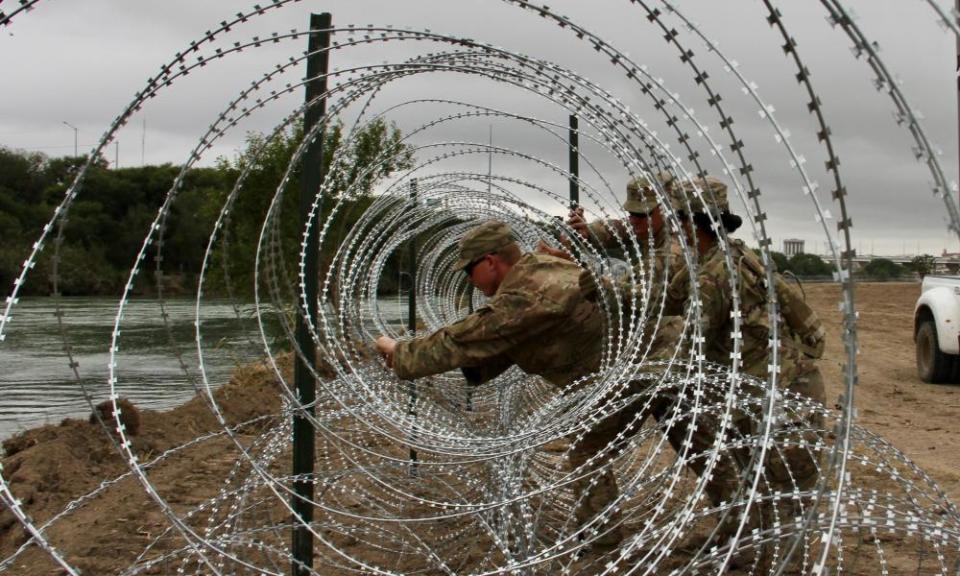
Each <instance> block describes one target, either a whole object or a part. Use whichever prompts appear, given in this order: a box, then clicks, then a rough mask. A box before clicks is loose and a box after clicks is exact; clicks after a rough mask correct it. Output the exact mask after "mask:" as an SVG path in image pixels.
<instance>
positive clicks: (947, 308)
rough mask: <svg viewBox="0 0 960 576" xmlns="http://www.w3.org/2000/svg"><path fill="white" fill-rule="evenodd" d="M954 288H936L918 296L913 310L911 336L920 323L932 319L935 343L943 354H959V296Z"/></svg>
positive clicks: (915, 332) (915, 333)
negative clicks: (925, 319)
mask: <svg viewBox="0 0 960 576" xmlns="http://www.w3.org/2000/svg"><path fill="white" fill-rule="evenodd" d="M954 291H955V288H954V287H948V286H938V287H936V288H933V289H930V290H927V291H926V292H924V293H923V294H921V295H920V299H919V300H917V305H916V306H915V307H914V310H913V335H914V338H916V335H917V330H918V329H919V328H920V322H921V321H922V320H923V319H924V318H929V317H932V318H933V321H934V325H935V326H936V327H937V342H938V343H939V345H940V351H941V352H943V353H945V354H957V353H960V341H958V338H960V295H958V294H956V293H955V292H954Z"/></svg>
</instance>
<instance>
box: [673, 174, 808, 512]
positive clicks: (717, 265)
mask: <svg viewBox="0 0 960 576" xmlns="http://www.w3.org/2000/svg"><path fill="white" fill-rule="evenodd" d="M695 184H696V185H697V187H699V188H701V190H704V192H705V195H706V196H707V197H708V203H709V204H710V206H711V207H712V208H711V209H710V210H711V214H713V221H714V222H716V223H718V224H719V225H720V226H723V228H724V230H725V231H726V232H728V233H729V232H733V231H735V230H736V229H737V228H739V226H740V224H741V222H742V221H741V219H740V217H739V216H737V215H735V214H732V213H730V208H729V204H728V202H727V186H726V185H725V184H724V183H723V182H722V181H720V180H717V179H715V178H711V177H708V178H706V179H704V180H699V181H697V182H696V183H695ZM687 189H688V190H692V186H688V187H687ZM711 197H712V198H711ZM689 199H690V206H691V211H692V212H693V215H692V218H689V219H688V218H685V216H683V215H681V219H682V220H683V221H685V224H686V227H687V234H688V236H689V237H690V240H691V242H693V243H696V246H697V249H698V254H699V262H700V266H699V270H698V273H697V277H696V282H697V286H698V288H699V290H698V293H699V299H700V302H699V308H700V329H701V333H700V336H701V337H702V342H703V345H704V349H703V352H704V356H705V359H706V360H707V361H710V362H714V363H716V364H720V365H724V366H731V365H732V357H733V351H734V349H733V344H734V340H733V337H732V334H733V333H734V326H733V318H734V316H733V314H732V312H733V310H732V305H733V299H732V297H731V293H730V291H731V283H730V275H731V274H736V280H737V282H736V286H737V291H738V296H739V312H740V314H739V317H740V318H741V324H740V334H741V338H742V339H741V347H740V358H741V365H740V367H741V371H742V373H744V374H748V375H750V376H754V377H756V378H759V379H761V380H766V379H767V378H768V369H769V366H770V365H771V364H772V358H771V356H772V352H773V350H772V349H771V347H770V336H771V335H770V328H771V326H770V316H769V313H768V291H767V276H766V270H765V268H764V266H763V264H762V262H761V261H760V259H759V257H758V256H757V255H756V254H755V253H754V252H753V250H751V249H749V248H747V247H746V246H745V245H744V244H743V242H741V241H739V240H735V239H729V238H728V239H727V243H726V245H727V253H728V254H729V257H730V261H732V262H733V267H734V268H733V270H731V269H730V268H729V267H728V266H727V259H726V257H725V254H724V251H723V250H722V249H721V245H720V242H719V239H718V235H717V232H716V230H715V229H714V228H713V226H712V224H711V219H710V217H709V216H708V214H707V211H708V208H707V207H706V204H705V202H704V201H703V200H701V199H700V198H697V197H696V196H695V195H691V196H690V197H689ZM691 220H692V225H691V223H690V221H691ZM773 278H774V282H775V292H776V295H777V301H778V306H779V311H780V314H779V317H778V318H777V319H776V322H777V325H776V326H777V330H778V336H779V347H778V350H777V353H778V366H777V370H778V386H781V387H783V388H786V389H787V390H789V391H790V392H795V393H797V394H800V395H802V396H804V397H806V398H809V399H811V400H814V401H816V402H817V403H819V404H820V405H822V404H823V403H824V401H825V399H826V395H825V391H824V386H823V379H822V377H821V374H820V370H819V368H818V366H817V364H816V360H817V359H818V358H820V357H821V355H822V353H823V345H824V330H823V327H822V325H821V323H820V320H819V318H817V316H816V314H815V313H814V312H813V310H811V309H810V307H809V306H807V304H806V303H805V302H804V300H803V296H802V295H801V294H800V292H799V291H798V290H797V289H796V288H795V287H793V286H790V285H788V284H787V283H786V282H785V281H784V280H783V278H782V277H781V276H780V275H779V274H774V275H773ZM688 283H689V275H688V274H687V273H686V270H683V271H682V272H681V273H680V274H678V275H677V276H675V277H674V278H673V279H672V280H671V286H670V288H668V293H669V292H671V291H674V290H676V292H677V293H683V294H686V293H687V292H688V291H689V288H688ZM675 285H676V286H675ZM667 324H668V325H671V324H672V325H676V322H671V321H670V320H668V321H667ZM679 339H680V336H679V335H678V334H675V333H674V334H672V335H671V334H670V333H669V330H668V331H666V333H665V335H664V336H663V338H662V341H661V342H660V345H661V346H663V347H665V348H671V347H675V346H676V345H677V344H678V343H679ZM746 393H747V394H750V393H753V394H756V393H757V391H756V390H753V391H752V392H751V391H746ZM715 400H716V399H715ZM753 406H754V407H755V408H750V409H746V410H744V409H741V410H738V412H737V413H736V414H735V416H734V425H735V428H736V429H737V430H739V431H740V432H741V433H742V434H744V435H756V434H757V433H759V430H757V427H756V424H757V423H758V422H759V421H761V420H762V417H761V414H760V413H759V412H760V409H759V406H760V403H759V402H754V403H753ZM791 418H792V419H794V421H790V419H791ZM786 420H787V422H786V423H784V424H782V425H781V427H780V429H779V431H778V432H783V433H786V434H787V437H788V441H787V442H784V443H783V445H782V446H775V447H774V449H772V450H771V451H770V452H769V453H768V460H767V462H766V463H765V473H766V481H767V482H768V486H769V487H770V488H771V489H773V490H777V491H780V492H787V493H792V492H793V491H794V488H795V487H796V488H797V489H799V490H801V491H804V490H810V489H812V488H813V487H814V486H815V485H816V482H817V479H818V476H819V465H818V458H816V457H815V456H814V455H813V453H812V452H811V450H810V448H809V447H805V446H803V445H800V443H799V442H798V439H797V438H795V437H789V433H790V432H789V431H790V430H791V429H794V428H799V429H801V430H803V431H804V432H802V434H803V436H804V438H803V439H802V440H803V443H804V444H806V445H807V446H810V445H813V444H814V443H815V442H816V441H817V440H818V439H819V438H818V434H817V433H816V432H811V431H812V430H821V429H822V428H823V421H822V415H821V414H820V413H819V412H815V411H812V412H809V413H807V414H805V415H787V418H786ZM780 437H781V438H783V437H784V436H783V434H780ZM747 458H748V455H747V456H744V455H743V454H741V455H740V460H741V464H744V463H745V462H744V461H745V460H746V459H747ZM725 496H726V497H727V499H729V497H730V496H732V495H725ZM784 500H787V503H786V504H785V505H781V506H780V508H779V510H778V511H777V514H778V515H779V520H780V522H781V523H787V522H791V521H793V519H794V517H795V516H796V515H797V513H798V512H799V502H797V501H795V500H793V499H791V498H789V497H785V498H784ZM773 512H774V510H773V507H772V506H766V507H765V509H764V513H763V516H764V519H765V521H767V522H772V521H773V519H772V517H771V514H772V513H773ZM753 522H754V523H755V522H756V521H755V520H753Z"/></svg>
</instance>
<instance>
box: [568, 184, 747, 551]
mask: <svg viewBox="0 0 960 576" xmlns="http://www.w3.org/2000/svg"><path fill="white" fill-rule="evenodd" d="M659 177H660V179H661V182H664V185H665V186H666V187H667V191H668V194H672V190H671V186H670V181H669V179H666V178H664V177H663V175H660V176H659ZM672 200H673V201H676V198H674V199H672ZM656 206H657V200H656V197H655V195H654V194H653V191H652V190H651V189H650V188H649V185H648V184H647V182H646V181H642V180H641V181H634V182H631V185H630V186H628V188H627V201H626V202H625V203H624V209H625V210H627V211H628V212H634V213H647V214H649V213H651V212H652V211H653V210H654V208H656ZM675 206H678V205H677V204H675ZM617 224H620V223H619V222H617ZM588 228H589V229H590V231H591V233H592V235H593V238H594V240H595V241H596V242H597V243H598V244H600V245H601V247H603V248H609V247H613V246H616V245H617V244H618V239H617V237H615V236H614V235H613V234H611V232H610V229H611V228H613V229H614V230H615V231H617V230H621V231H623V233H626V229H625V228H624V226H623V225H622V224H621V225H620V226H619V228H617V227H616V225H615V224H614V225H611V226H607V225H604V223H602V222H593V223H591V224H590V225H589V226H588ZM638 240H639V241H640V243H641V250H642V254H641V255H642V257H643V258H644V259H645V261H646V262H650V263H652V266H653V268H652V269H651V270H650V273H649V274H648V275H647V278H648V281H649V282H650V284H649V286H650V296H649V302H650V305H651V306H653V307H654V309H655V310H656V312H655V313H654V314H653V317H652V319H651V322H650V323H649V324H648V326H647V327H646V330H647V333H648V334H652V331H653V328H654V327H656V329H657V334H658V336H657V341H658V342H659V341H663V340H666V341H670V342H672V341H673V339H674V338H675V337H679V336H680V334H681V333H682V328H683V322H682V319H681V318H679V316H671V315H679V314H681V313H682V312H683V309H684V307H685V305H686V303H687V288H688V286H689V274H687V271H686V270H687V269H686V267H685V266H683V262H684V260H683V252H682V249H681V247H680V244H679V242H678V241H677V240H676V239H675V237H674V236H673V235H671V234H670V231H669V229H668V226H667V224H666V223H664V225H663V226H662V227H661V229H660V230H659V231H658V232H657V233H656V234H655V235H654V245H653V249H654V251H655V252H654V254H653V258H652V259H647V258H648V253H649V247H648V244H647V242H646V239H639V238H638ZM619 241H624V240H623V238H622V237H621V238H620V240H619ZM664 274H669V275H670V276H671V279H670V281H669V282H668V283H667V286H668V287H667V289H666V291H665V294H664V296H665V300H664V302H663V307H664V308H663V312H662V313H663V316H662V317H660V310H659V306H660V300H661V296H660V294H661V291H662V290H663V289H664ZM601 283H602V284H604V286H605V288H606V289H610V288H612V285H611V283H610V282H609V281H608V280H607V279H603V280H601ZM581 285H582V286H583V288H584V292H585V294H587V296H588V297H593V298H595V297H596V294H595V293H596V284H595V283H594V281H593V278H592V276H591V275H590V273H589V272H587V271H584V272H583V273H582V275H581ZM617 289H618V291H619V294H620V297H621V299H623V304H624V308H625V309H624V310H622V313H623V314H624V316H627V315H629V313H630V309H631V308H633V307H634V306H635V305H638V304H639V303H636V304H635V303H634V302H632V301H631V300H630V296H631V294H632V292H631V285H630V280H629V279H623V280H621V281H620V283H619V284H618V285H617ZM637 296H638V297H639V296H640V294H639V293H638V294H637ZM615 316H616V315H615V314H611V317H615ZM658 318H660V319H661V322H660V324H659V325H656V324H655V321H656V320H657V319H658ZM656 380H657V375H656V374H651V375H649V377H647V378H642V379H638V380H637V381H634V382H632V383H630V385H629V386H628V388H627V390H626V391H625V392H624V395H627V396H629V395H638V394H641V395H642V394H643V393H644V392H645V391H646V389H647V388H648V386H649V385H650V384H651V383H652V382H655V381H656ZM642 397H643V396H641V398H642ZM677 401H678V398H677V397H676V396H675V395H672V394H670V393H669V392H667V393H659V394H658V395H657V397H655V398H653V399H652V401H651V402H650V404H649V405H648V406H647V408H646V410H647V412H646V413H643V412H640V410H641V409H642V408H641V407H642V404H643V402H642V401H638V402H635V403H634V406H633V407H631V406H628V407H627V408H626V409H624V410H622V411H620V412H618V413H616V414H614V415H611V416H609V417H608V418H606V419H604V420H603V421H601V422H600V423H598V424H597V425H596V426H594V427H593V428H592V429H591V430H590V431H589V432H588V433H587V434H586V435H585V436H584V437H583V438H582V439H581V440H580V442H578V443H577V444H576V445H575V446H574V447H573V448H572V450H571V454H570V459H571V463H572V464H573V465H574V466H581V465H583V464H585V463H586V462H587V461H588V460H589V459H590V458H591V457H592V456H594V455H595V454H597V453H598V452H600V451H601V450H602V449H603V448H605V447H606V446H607V445H609V444H610V443H611V442H612V441H614V440H615V439H616V437H617V435H618V434H619V433H621V432H622V431H624V430H626V429H627V428H628V427H630V426H637V425H639V424H641V423H642V422H643V420H644V419H645V418H646V416H647V414H649V415H652V416H653V417H654V418H655V419H656V420H657V421H658V422H661V423H663V422H665V421H666V420H667V418H668V417H669V416H670V414H671V412H672V410H673V408H674V406H675V404H676V402H677ZM692 422H693V420H692V419H691V417H690V415H689V414H683V415H681V416H680V417H679V419H678V420H676V421H675V422H674V423H673V425H671V426H670V427H669V428H668V429H667V430H666V434H667V439H668V441H669V442H670V445H671V446H672V447H673V449H674V450H675V451H676V452H677V453H678V454H680V453H682V452H684V451H686V455H687V458H688V459H689V461H688V465H689V466H690V468H691V469H692V470H693V471H694V472H695V473H696V474H697V475H698V476H703V475H704V472H705V468H706V457H705V455H706V454H708V453H709V451H710V450H711V449H712V446H713V443H714V439H715V438H716V436H717V430H719V423H718V422H716V421H715V419H712V418H711V417H710V416H707V415H703V414H701V415H698V416H697V419H696V427H695V428H694V429H693V430H690V425H691V423H692ZM631 423H633V424H631ZM688 434H689V442H690V446H689V447H688V448H685V446H684V444H685V443H686V442H687V436H688ZM600 464H602V463H600V462H598V463H595V464H594V465H595V466H599V465H600ZM593 482H595V486H589V485H588V486H586V487H581V490H580V493H581V494H583V500H582V501H581V502H579V503H578V507H577V511H576V512H577V517H578V520H579V521H580V522H581V523H583V522H586V521H588V520H589V519H590V518H592V517H593V516H595V515H596V514H598V513H600V512H601V511H603V509H604V508H606V506H607V505H608V504H609V503H610V502H612V501H613V500H615V499H616V497H617V494H618V489H617V485H616V481H615V479H614V476H613V474H612V473H611V472H609V471H607V472H605V473H604V474H602V475H601V476H599V477H597V478H595V479H594V480H593ZM738 485H739V472H738V468H737V466H736V464H735V462H733V461H732V459H731V458H730V457H728V456H727V457H722V458H721V459H720V460H718V461H717V463H716V464H715V466H714V468H713V470H712V473H711V476H710V478H709V479H708V480H707V484H706V493H707V495H708V497H709V498H710V500H711V502H712V503H713V504H714V505H719V504H720V503H721V502H722V501H724V500H729V499H730V496H731V495H732V494H733V493H734V492H735V491H736V489H737V486H738ZM618 538H619V535H618V534H616V533H608V534H607V535H605V536H604V537H601V538H600V539H599V540H598V542H599V543H600V544H612V543H615V541H616V540H617V539H618Z"/></svg>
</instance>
